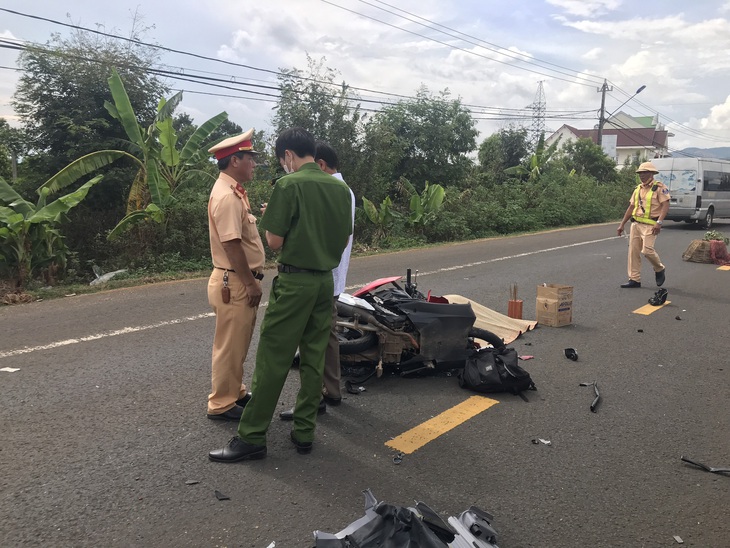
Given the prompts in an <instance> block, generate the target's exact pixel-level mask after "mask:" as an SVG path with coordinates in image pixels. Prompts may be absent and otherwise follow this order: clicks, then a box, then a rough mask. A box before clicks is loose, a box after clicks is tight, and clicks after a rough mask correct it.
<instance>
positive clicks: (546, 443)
mask: <svg viewBox="0 0 730 548" xmlns="http://www.w3.org/2000/svg"><path fill="white" fill-rule="evenodd" d="M532 443H534V444H535V445H539V444H541V443H542V444H543V445H552V444H553V442H551V441H550V440H545V439H542V438H535V439H534V440H532Z"/></svg>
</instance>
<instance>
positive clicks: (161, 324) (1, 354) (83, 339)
mask: <svg viewBox="0 0 730 548" xmlns="http://www.w3.org/2000/svg"><path fill="white" fill-rule="evenodd" d="M616 238H617V236H612V237H610V238H602V239H600V240H590V241H587V242H579V243H576V244H568V245H561V246H558V247H549V248H546V249H538V250H537V251H528V252H525V253H518V254H516V255H507V256H505V257H497V258H496V259H488V260H484V261H476V262H473V263H467V264H462V265H455V266H449V267H444V268H439V269H438V270H431V271H429V272H419V273H418V275H419V276H430V275H433V274H439V273H441V272H452V271H454V270H460V269H463V268H470V267H473V266H480V265H484V264H489V263H496V262H499V261H507V260H510V259H519V258H520V257H528V256H530V255H537V254H539V253H548V252H550V251H558V250H560V249H568V248H571V247H578V246H581V245H589V244H596V243H600V242H606V241H609V240H615V239H616ZM360 287H361V286H359V285H353V286H348V287H346V288H345V289H348V290H349V289H355V288H360ZM267 304H268V303H261V305H260V306H261V307H262V308H263V307H265V306H266V305H267ZM213 316H215V314H213V313H212V312H208V313H206V314H198V315H196V316H188V317H187V318H178V319H175V320H167V321H164V322H158V323H153V324H150V325H140V326H135V327H123V328H122V329H116V330H114V331H103V332H101V333H96V334H94V335H87V336H86V337H79V338H77V339H66V340H63V341H56V342H52V343H49V344H44V345H41V346H32V347H25V348H19V349H17V350H8V351H5V352H2V351H0V359H2V358H10V357H12V356H19V355H21V354H29V353H30V352H36V351H37V350H51V349H53V348H59V347H61V346H68V345H70V344H78V343H82V342H88V341H96V340H99V339H105V338H107V337H116V336H117V335H127V334H129V333H137V332H139V331H147V330H148V329H156V328H158V327H165V326H167V325H175V324H179V323H185V322H193V321H196V320H202V319H205V318H211V317H213Z"/></svg>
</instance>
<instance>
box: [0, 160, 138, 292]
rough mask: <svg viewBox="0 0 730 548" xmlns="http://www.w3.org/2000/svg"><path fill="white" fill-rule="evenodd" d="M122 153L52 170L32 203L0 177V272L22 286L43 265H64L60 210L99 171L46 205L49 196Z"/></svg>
mask: <svg viewBox="0 0 730 548" xmlns="http://www.w3.org/2000/svg"><path fill="white" fill-rule="evenodd" d="M125 155H127V153H126V152H122V151H112V150H108V151H100V152H98V153H93V154H90V155H87V156H83V157H82V158H79V159H78V160H75V161H74V162H72V163H71V164H69V165H68V166H66V167H65V168H64V169H62V170H61V171H59V172H58V173H56V174H55V175H54V176H53V177H51V178H50V179H49V180H48V181H46V182H45V183H44V184H43V185H41V186H40V187H39V188H38V190H37V192H38V202H37V203H35V204H33V203H32V202H29V201H28V200H26V199H24V198H23V197H22V196H21V195H20V194H18V193H17V192H16V191H15V189H14V188H13V187H12V186H10V185H9V184H8V183H7V182H6V181H5V179H3V178H1V177H0V204H2V205H0V270H3V271H5V272H6V273H7V274H8V275H9V277H11V278H14V279H15V282H16V284H15V285H16V287H17V288H20V289H22V288H23V287H25V286H26V284H27V283H28V281H29V280H30V279H31V277H32V276H33V275H35V274H37V273H38V272H40V271H41V270H42V269H46V271H47V273H48V274H49V276H51V277H52V276H53V275H54V274H55V273H56V272H58V271H59V270H63V269H64V268H65V267H66V259H67V257H68V248H67V247H66V244H65V243H64V240H63V235H62V234H61V232H60V230H59V225H60V224H61V222H62V221H63V220H64V216H65V214H66V213H67V212H68V211H69V210H71V209H72V208H74V207H76V206H77V205H78V204H79V203H81V201H82V200H83V199H84V198H85V197H86V195H87V194H88V192H89V190H90V189H91V187H93V186H94V185H96V184H98V183H99V182H100V181H101V180H102V178H103V175H97V176H96V177H94V178H92V179H90V180H89V181H87V182H86V183H84V184H83V185H81V186H80V187H79V188H77V189H76V190H74V191H73V192H70V193H68V194H66V195H64V196H61V197H60V198H57V199H55V200H54V201H51V202H50V203H49V200H48V199H49V196H51V195H52V194H53V193H55V192H57V191H58V190H60V189H61V188H63V187H65V186H68V185H70V184H72V183H74V182H76V181H77V180H78V179H80V178H81V177H83V176H85V175H87V174H88V173H89V172H90V171H94V170H96V169H99V168H100V167H103V166H105V165H108V164H109V163H111V162H113V161H115V160H116V159H118V158H120V157H122V156H125Z"/></svg>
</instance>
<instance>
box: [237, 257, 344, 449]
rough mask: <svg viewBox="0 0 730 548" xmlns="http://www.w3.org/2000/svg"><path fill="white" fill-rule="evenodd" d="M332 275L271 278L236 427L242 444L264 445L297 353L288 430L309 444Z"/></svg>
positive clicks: (314, 420) (319, 385)
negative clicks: (247, 395) (298, 384)
mask: <svg viewBox="0 0 730 548" xmlns="http://www.w3.org/2000/svg"><path fill="white" fill-rule="evenodd" d="M333 292H334V285H333V282H332V272H329V271H328V272H306V273H280V274H279V275H278V276H277V277H276V278H274V280H273V282H272V285H271V293H270V294H269V304H268V307H267V310H266V314H265V315H264V319H263V322H262V323H261V335H260V337H259V345H258V350H257V352H256V368H255V369H254V372H253V379H252V381H251V395H252V397H251V400H250V401H249V402H248V404H247V405H246V407H245V409H244V411H243V415H242V416H241V421H240V422H239V424H238V435H239V437H240V438H241V439H242V440H244V441H245V442H248V443H251V444H254V445H266V431H267V430H268V428H269V425H270V424H271V419H272V418H273V416H274V412H275V411H276V404H277V403H278V401H279V396H280V395H281V391H282V389H283V387H284V383H285V382H286V378H287V375H288V373H289V370H290V368H291V363H292V360H293V359H294V354H295V352H296V349H297V346H298V347H299V356H300V362H299V377H300V379H301V387H300V388H299V394H298V395H297V401H296V405H295V411H294V425H293V427H292V430H293V432H294V436H295V437H296V439H297V440H299V441H304V442H306V441H312V440H313V439H314V428H315V426H316V423H317V408H318V407H319V401H320V399H321V397H322V376H323V373H324V354H325V349H326V347H327V341H328V334H329V331H330V329H331V326H332V293H333Z"/></svg>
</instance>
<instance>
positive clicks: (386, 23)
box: [321, 0, 594, 87]
mask: <svg viewBox="0 0 730 548" xmlns="http://www.w3.org/2000/svg"><path fill="white" fill-rule="evenodd" d="M321 1H322V2H324V3H325V4H329V5H330V6H334V7H335V8H339V9H341V10H343V11H347V12H349V13H352V14H354V15H358V16H360V17H363V18H365V19H370V20H371V21H375V22H377V23H380V24H382V25H385V26H388V27H391V28H394V29H398V30H400V31H403V32H407V33H408V34H412V35H414V36H418V37H419V38H424V39H426V40H430V41H431V42H436V43H437V44H441V45H442V46H446V47H449V48H452V49H455V50H458V51H463V52H464V53H468V54H470V55H475V56H477V57H481V58H483V59H487V60H489V61H494V62H495V63H501V64H503V65H508V66H511V67H514V68H516V69H519V70H525V71H527V72H532V73H533V74H538V75H540V76H547V77H549V78H553V79H555V80H562V81H563V82H568V83H571V84H577V85H579V86H588V87H593V85H594V84H583V83H581V82H575V81H572V80H566V79H565V78H560V77H558V76H555V75H552V74H545V73H544V72H539V71H537V70H533V69H529V68H525V67H520V66H518V65H512V64H510V63H508V62H506V61H500V60H499V59H494V58H492V57H488V56H486V55H482V54H480V53H476V52H474V51H470V50H468V49H464V48H460V47H459V46H454V45H452V44H449V43H448V42H443V41H441V40H437V39H436V38H431V37H430V36H426V35H425V34H420V33H418V32H415V31H412V30H408V29H404V28H403V27H399V26H397V25H393V24H392V23H388V22H386V21H383V20H381V19H377V18H375V17H372V16H370V15H365V14H364V13H360V12H358V11H355V10H351V9H349V8H346V7H344V6H340V5H338V4H335V3H334V2H330V1H329V0H321Z"/></svg>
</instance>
